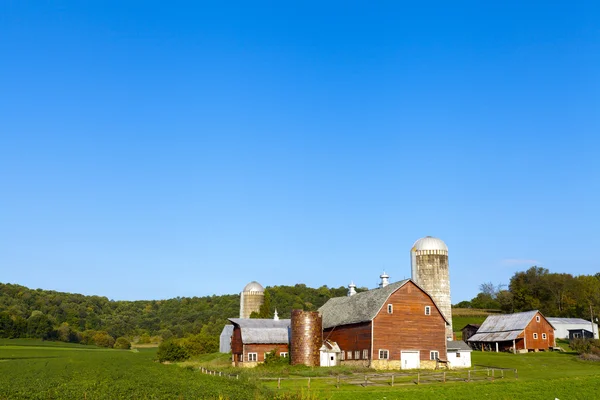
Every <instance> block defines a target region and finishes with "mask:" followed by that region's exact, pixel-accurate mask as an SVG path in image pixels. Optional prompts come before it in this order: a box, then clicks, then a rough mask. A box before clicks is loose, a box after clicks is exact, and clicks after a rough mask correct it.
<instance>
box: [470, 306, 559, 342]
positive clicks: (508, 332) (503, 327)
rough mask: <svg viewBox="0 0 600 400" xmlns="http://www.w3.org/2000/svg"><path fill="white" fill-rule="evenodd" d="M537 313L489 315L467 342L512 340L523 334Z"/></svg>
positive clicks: (534, 311)
mask: <svg viewBox="0 0 600 400" xmlns="http://www.w3.org/2000/svg"><path fill="white" fill-rule="evenodd" d="M537 313H539V311H538V310H533V311H526V312H521V313H515V314H504V315H490V316H488V317H487V318H486V319H485V321H483V324H481V326H480V327H479V329H478V330H477V333H476V334H475V335H473V336H471V337H470V338H469V339H468V341H469V342H502V341H505V340H514V339H516V338H517V337H518V336H519V334H520V333H521V332H523V330H524V329H525V328H526V327H527V325H528V324H529V322H531V320H532V318H533V317H534V316H535V315H536V314H537ZM540 314H541V313H540ZM550 325H552V324H550Z"/></svg>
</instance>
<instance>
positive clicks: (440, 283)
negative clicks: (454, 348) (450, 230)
mask: <svg viewBox="0 0 600 400" xmlns="http://www.w3.org/2000/svg"><path fill="white" fill-rule="evenodd" d="M410 265H411V268H412V280H413V281H414V282H416V283H417V285H419V286H421V287H422V288H423V289H424V290H425V291H426V292H427V293H429V294H430V295H431V297H432V298H433V300H434V301H435V303H436V304H437V306H438V307H439V309H440V311H441V312H442V314H444V316H445V317H446V319H447V320H448V322H449V323H450V326H447V327H446V337H447V338H449V339H450V340H451V339H452V337H453V333H452V303H451V300H450V273H449V270H448V246H446V243H444V241H443V240H441V239H438V238H434V237H431V236H426V237H424V238H421V239H419V240H417V241H416V242H415V244H413V247H412V249H410Z"/></svg>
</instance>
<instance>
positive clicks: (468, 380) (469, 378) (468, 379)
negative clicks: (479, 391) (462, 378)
mask: <svg viewBox="0 0 600 400" xmlns="http://www.w3.org/2000/svg"><path fill="white" fill-rule="evenodd" d="M467 382H471V370H469V377H468V378H467Z"/></svg>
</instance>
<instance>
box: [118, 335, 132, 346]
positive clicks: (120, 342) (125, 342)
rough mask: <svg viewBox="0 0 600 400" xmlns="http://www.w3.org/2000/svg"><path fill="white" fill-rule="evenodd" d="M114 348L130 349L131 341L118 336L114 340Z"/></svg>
mask: <svg viewBox="0 0 600 400" xmlns="http://www.w3.org/2000/svg"><path fill="white" fill-rule="evenodd" d="M114 348H115V349H130V348H131V342H129V340H127V339H126V338H124V337H123V336H121V337H118V338H117V340H116V341H115V346H114Z"/></svg>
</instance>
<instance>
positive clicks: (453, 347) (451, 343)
mask: <svg viewBox="0 0 600 400" xmlns="http://www.w3.org/2000/svg"><path fill="white" fill-rule="evenodd" d="M446 347H447V348H448V351H457V350H459V351H473V349H471V348H470V347H469V345H468V344H466V343H465V342H463V341H462V340H448V343H447V344H446Z"/></svg>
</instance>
